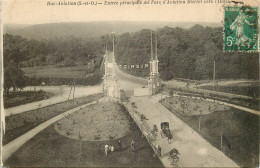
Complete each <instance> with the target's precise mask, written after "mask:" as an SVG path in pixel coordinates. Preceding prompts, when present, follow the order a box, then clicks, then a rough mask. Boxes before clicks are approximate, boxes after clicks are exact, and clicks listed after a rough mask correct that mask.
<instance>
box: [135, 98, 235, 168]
mask: <svg viewBox="0 0 260 168" xmlns="http://www.w3.org/2000/svg"><path fill="white" fill-rule="evenodd" d="M159 100H160V95H157V96H153V97H132V98H131V101H133V102H135V103H136V106H137V111H139V112H141V113H142V114H144V115H145V116H146V117H147V118H148V121H147V123H148V125H149V126H150V128H152V127H153V125H155V124H156V126H157V128H159V129H160V123H161V121H168V122H169V123H170V129H171V130H172V133H173V142H172V143H171V144H169V143H168V142H167V140H166V138H161V136H160V135H159V136H158V139H157V144H159V145H160V146H161V148H162V156H163V157H162V162H163V164H164V166H165V167H171V165H170V161H169V159H168V156H167V153H168V152H169V151H170V150H171V149H173V148H176V149H177V150H178V151H179V153H180V162H179V166H180V167H238V165H237V164H236V163H235V162H234V161H232V160H231V159H229V158H228V157H227V156H225V154H224V153H222V152H221V151H219V150H218V149H217V148H215V147H214V146H212V145H211V144H210V143H209V142H207V141H206V140H205V139H204V138H203V137H201V136H200V135H199V134H198V133H197V132H196V131H194V130H193V129H192V128H190V127H189V126H188V125H187V124H185V123H184V122H183V121H181V120H180V119H179V118H178V117H176V116H175V115H174V114H172V113H171V112H169V111H168V110H167V109H166V108H164V107H163V106H162V105H161V104H160V103H159V102H158V101H159Z"/></svg>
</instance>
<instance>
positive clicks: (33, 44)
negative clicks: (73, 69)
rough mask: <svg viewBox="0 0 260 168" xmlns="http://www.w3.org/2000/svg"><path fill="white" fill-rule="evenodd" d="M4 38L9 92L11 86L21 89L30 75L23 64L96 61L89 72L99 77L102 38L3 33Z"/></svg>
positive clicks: (6, 89) (6, 80) (63, 63)
mask: <svg viewBox="0 0 260 168" xmlns="http://www.w3.org/2000/svg"><path fill="white" fill-rule="evenodd" d="M3 42H4V43H3V52H4V54H3V55H4V57H3V58H4V59H3V62H4V90H5V93H6V94H7V95H8V94H9V90H10V88H13V90H14V91H15V90H17V89H22V88H23V87H25V86H26V83H28V82H26V81H28V78H27V77H26V76H25V74H24V72H23V71H22V70H21V68H22V67H33V66H46V65H54V66H57V67H60V66H76V65H87V64H88V63H90V62H94V68H92V71H93V72H88V73H92V74H93V77H91V78H92V79H95V81H100V78H101V72H100V68H99V66H100V64H101V61H102V57H101V56H102V52H104V51H102V49H103V47H101V43H100V39H96V40H95V39H89V40H88V39H83V38H75V37H72V36H70V37H62V38H53V39H49V40H44V41H37V40H28V39H26V38H22V37H20V36H14V35H10V34H4V37H3ZM86 73H87V72H86ZM96 78H98V79H96ZM53 80H54V81H56V80H55V79H53ZM93 82H94V81H93ZM93 82H92V83H93ZM94 83H96V82H94Z"/></svg>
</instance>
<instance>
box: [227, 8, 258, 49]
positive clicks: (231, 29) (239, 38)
mask: <svg viewBox="0 0 260 168" xmlns="http://www.w3.org/2000/svg"><path fill="white" fill-rule="evenodd" d="M224 8H225V14H224V45H223V47H224V50H225V51H245V52H257V51H258V32H257V31H258V7H250V6H232V7H230V6H227V7H224Z"/></svg>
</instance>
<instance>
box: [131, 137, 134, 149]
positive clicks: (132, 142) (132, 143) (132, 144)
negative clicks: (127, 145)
mask: <svg viewBox="0 0 260 168" xmlns="http://www.w3.org/2000/svg"><path fill="white" fill-rule="evenodd" d="M134 145H135V141H134V140H133V139H132V141H131V148H132V147H133V146H134Z"/></svg>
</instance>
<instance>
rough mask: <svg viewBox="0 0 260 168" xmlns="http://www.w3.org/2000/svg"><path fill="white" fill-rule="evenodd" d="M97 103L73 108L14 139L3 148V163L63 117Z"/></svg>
mask: <svg viewBox="0 0 260 168" xmlns="http://www.w3.org/2000/svg"><path fill="white" fill-rule="evenodd" d="M94 103H97V101H94V102H91V103H87V104H84V105H81V106H78V107H76V108H73V109H71V110H68V111H66V112H64V113H62V114H59V115H57V116H56V117H53V118H51V119H49V120H47V121H45V122H44V123H42V124H40V125H38V126H36V127H35V128H33V129H31V130H30V131H28V132H27V133H25V134H23V135H21V136H20V137H18V138H16V139H14V140H13V141H11V142H9V143H8V144H6V145H4V146H3V156H2V162H5V161H6V160H7V159H8V158H9V157H10V156H11V155H12V153H14V152H15V151H17V150H18V149H19V148H20V147H21V146H22V145H24V144H25V143H26V142H27V141H28V140H30V139H31V138H32V137H34V136H35V135H36V134H38V133H39V132H41V131H42V130H44V129H45V128H47V127H48V126H50V125H51V124H53V123H55V122H56V121H58V120H60V119H62V118H63V117H65V116H67V115H69V114H72V113H74V112H76V111H78V110H80V109H81V108H85V107H87V106H89V105H91V104H94Z"/></svg>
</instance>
